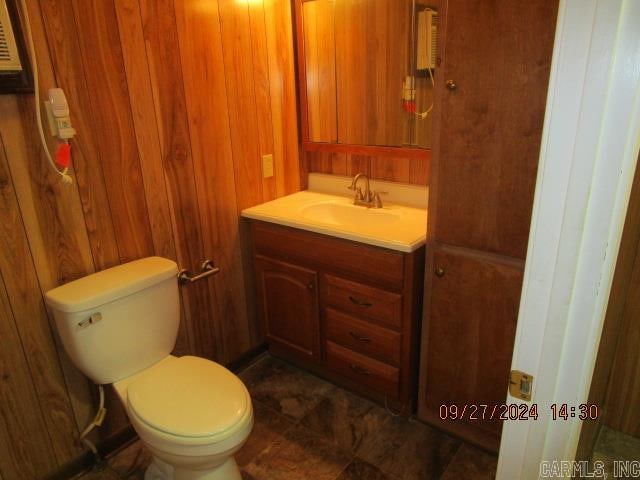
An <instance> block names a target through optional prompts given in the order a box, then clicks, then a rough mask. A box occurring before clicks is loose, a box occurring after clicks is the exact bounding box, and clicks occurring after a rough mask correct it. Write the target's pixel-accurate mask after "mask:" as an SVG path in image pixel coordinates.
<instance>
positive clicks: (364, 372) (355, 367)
mask: <svg viewBox="0 0 640 480" xmlns="http://www.w3.org/2000/svg"><path fill="white" fill-rule="evenodd" d="M349 367H351V370H353V372H354V373H357V374H358V375H365V376H368V375H371V372H370V371H369V370H366V369H364V368H362V367H359V366H358V365H355V364H353V363H352V364H350V365H349Z"/></svg>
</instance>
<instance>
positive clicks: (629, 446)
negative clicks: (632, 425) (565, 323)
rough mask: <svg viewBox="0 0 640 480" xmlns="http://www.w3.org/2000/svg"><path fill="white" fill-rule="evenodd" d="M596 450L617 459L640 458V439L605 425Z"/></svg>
mask: <svg viewBox="0 0 640 480" xmlns="http://www.w3.org/2000/svg"><path fill="white" fill-rule="evenodd" d="M594 452H598V453H599V454H600V455H602V456H606V457H610V458H613V459H615V460H638V459H640V439H639V438H636V437H633V436H631V435H627V434H626V433H622V432H619V431H617V430H613V429H611V428H608V427H605V426H603V427H602V429H601V430H600V434H599V435H598V439H597V440H596V445H595V447H594Z"/></svg>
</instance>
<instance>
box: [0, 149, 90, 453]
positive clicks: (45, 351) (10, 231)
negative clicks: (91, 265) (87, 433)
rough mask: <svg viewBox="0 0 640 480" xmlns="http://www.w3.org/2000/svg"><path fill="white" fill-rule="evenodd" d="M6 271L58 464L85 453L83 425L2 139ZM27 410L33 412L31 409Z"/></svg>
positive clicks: (1, 238)
mask: <svg viewBox="0 0 640 480" xmlns="http://www.w3.org/2000/svg"><path fill="white" fill-rule="evenodd" d="M0 185H1V186H2V190H1V191H0V220H1V222H0V271H2V276H3V278H4V282H5V286H6V293H7V295H8V301H9V305H10V307H11V309H12V311H13V312H14V317H15V320H16V328H17V333H18V336H19V338H18V339H17V342H18V344H19V345H21V346H22V349H23V350H24V352H25V356H26V359H27V365H28V367H29V370H30V372H31V377H32V380H33V383H34V387H35V390H36V394H37V396H38V399H39V401H40V407H39V410H41V411H42V414H43V415H44V419H45V423H46V428H47V431H48V433H49V436H50V438H51V447H52V450H53V454H54V455H55V458H56V459H57V461H58V463H60V464H61V463H64V462H67V461H69V460H71V459H73V458H74V457H75V456H76V455H77V454H79V453H80V449H79V448H78V445H77V444H76V442H75V438H76V436H77V434H78V430H77V427H76V424H75V419H74V415H73V410H72V408H71V403H70V401H69V397H68V395H67V391H66V388H65V382H64V378H63V375H62V371H61V369H60V364H59V359H58V355H57V353H56V348H55V344H54V341H53V337H52V335H51V329H50V325H49V319H48V317H47V312H46V310H45V306H44V302H43V299H42V296H41V293H40V288H39V285H38V279H37V277H36V274H35V269H34V265H33V260H32V257H31V252H30V250H29V244H28V242H27V238H26V233H25V231H24V225H23V223H22V218H21V216H20V211H19V207H18V201H17V198H16V195H15V191H14V189H13V184H12V181H11V176H10V173H9V168H8V164H7V159H6V156H5V151H4V144H3V143H2V142H0ZM24 414H26V415H30V413H29V412H25V413H24Z"/></svg>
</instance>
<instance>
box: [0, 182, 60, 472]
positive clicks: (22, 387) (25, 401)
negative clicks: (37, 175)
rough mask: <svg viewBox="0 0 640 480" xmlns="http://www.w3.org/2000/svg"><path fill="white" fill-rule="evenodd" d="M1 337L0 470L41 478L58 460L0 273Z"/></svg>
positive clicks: (53, 467)
mask: <svg viewBox="0 0 640 480" xmlns="http://www.w3.org/2000/svg"><path fill="white" fill-rule="evenodd" d="M3 190H6V188H4V187H3ZM3 195H4V192H3ZM0 338H2V343H3V345H2V348H1V349H0V398H2V415H0V472H2V476H3V477H6V478H7V479H25V480H26V479H36V478H42V477H43V476H44V475H46V474H47V473H49V472H51V471H52V470H53V469H55V468H56V466H57V462H56V458H55V455H54V453H53V449H52V445H51V442H50V440H49V437H48V435H47V427H46V425H45V423H44V420H43V416H42V412H41V411H40V406H39V405H38V400H37V398H36V392H35V389H34V387H33V384H32V383H31V377H30V375H29V369H28V367H27V361H26V358H25V355H24V352H23V351H22V348H21V345H20V338H19V336H18V332H17V331H16V328H15V323H14V318H13V315H12V312H11V306H10V305H9V298H8V296H7V291H6V289H5V284H4V281H3V279H2V276H1V275H0ZM27 432H28V433H27Z"/></svg>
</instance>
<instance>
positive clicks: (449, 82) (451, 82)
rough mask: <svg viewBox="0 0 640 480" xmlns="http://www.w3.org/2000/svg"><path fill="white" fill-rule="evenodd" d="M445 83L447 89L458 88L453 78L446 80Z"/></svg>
mask: <svg viewBox="0 0 640 480" xmlns="http://www.w3.org/2000/svg"><path fill="white" fill-rule="evenodd" d="M445 85H446V86H447V89H449V90H455V89H457V88H458V85H457V84H456V82H455V81H454V80H447V81H446V83H445Z"/></svg>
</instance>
